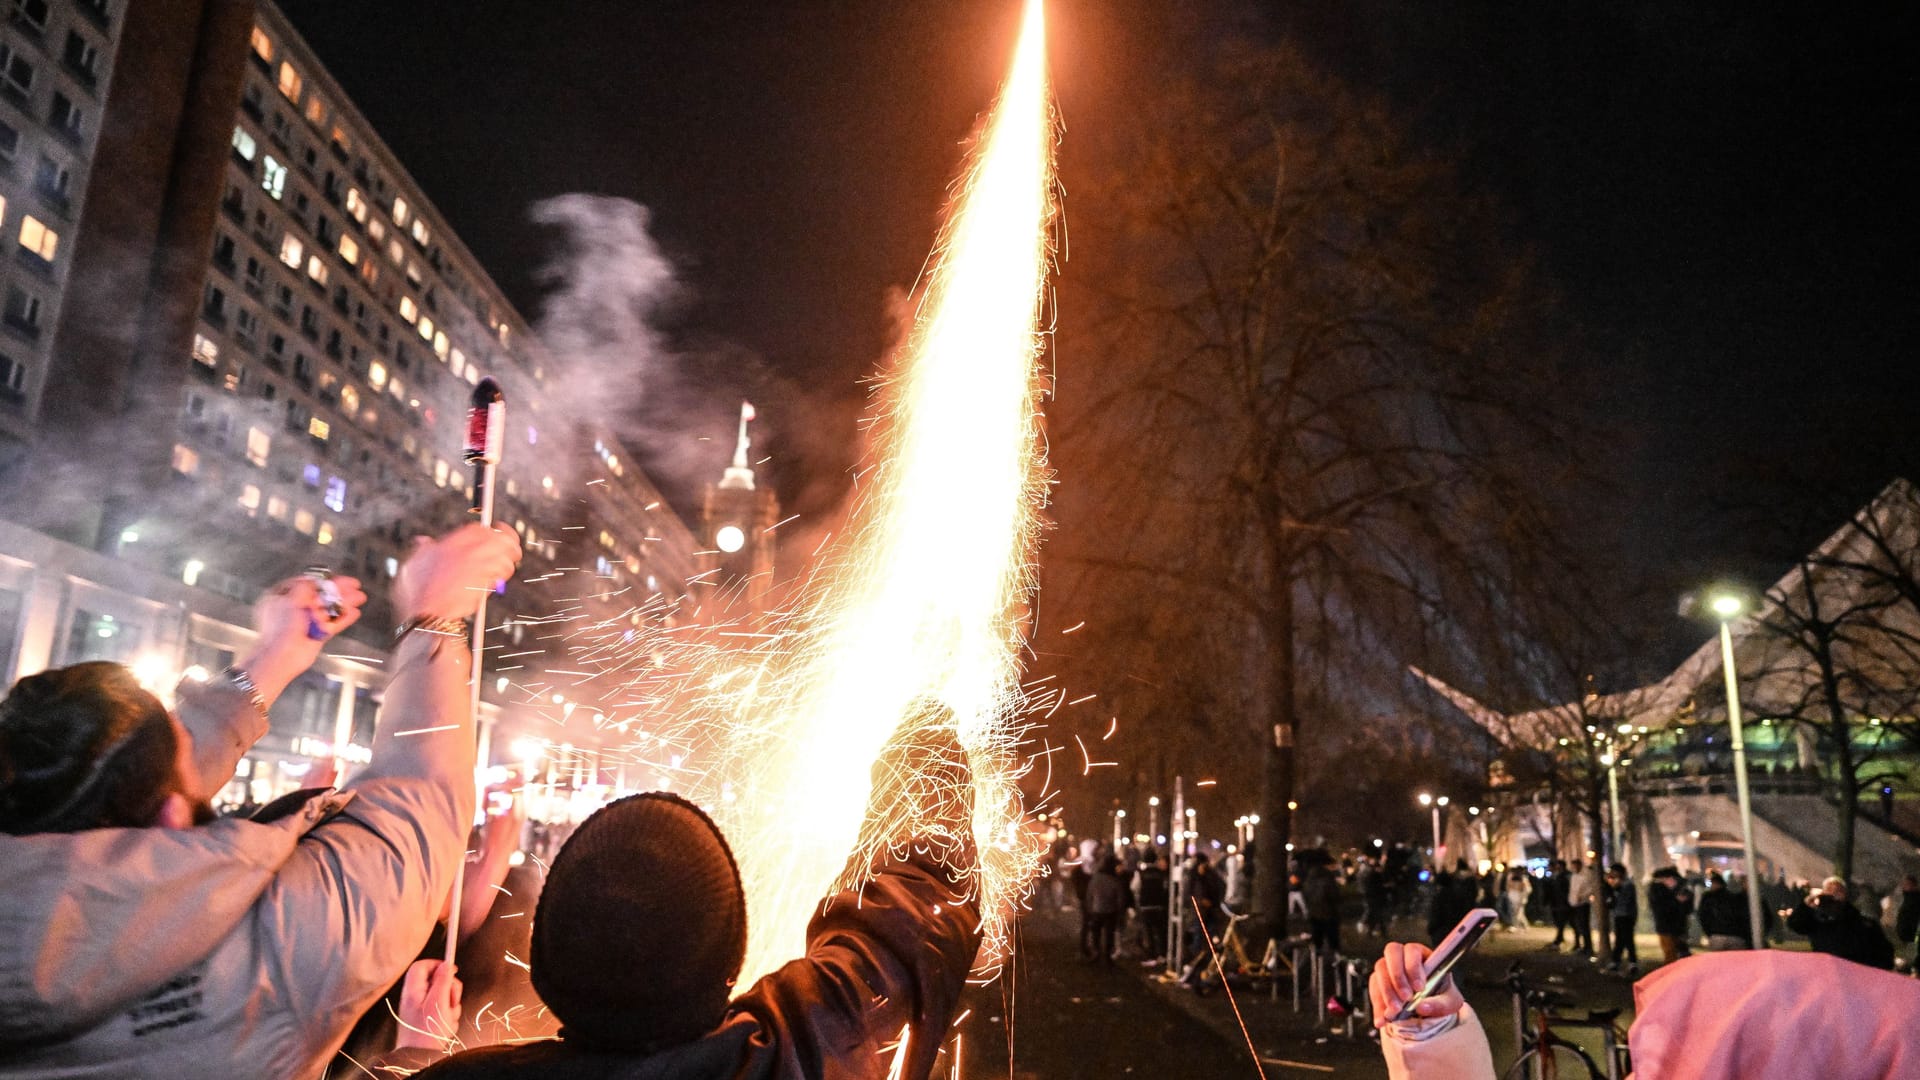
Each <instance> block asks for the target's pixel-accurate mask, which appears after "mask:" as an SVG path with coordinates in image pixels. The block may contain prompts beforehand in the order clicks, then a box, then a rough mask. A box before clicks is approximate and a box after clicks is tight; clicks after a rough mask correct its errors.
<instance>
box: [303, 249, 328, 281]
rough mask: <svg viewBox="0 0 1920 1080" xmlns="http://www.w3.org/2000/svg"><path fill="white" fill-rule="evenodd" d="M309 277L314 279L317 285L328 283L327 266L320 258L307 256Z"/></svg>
mask: <svg viewBox="0 0 1920 1080" xmlns="http://www.w3.org/2000/svg"><path fill="white" fill-rule="evenodd" d="M307 276H308V277H310V278H312V279H313V280H314V283H315V284H318V285H325V284H326V283H327V264H326V263H324V262H321V261H320V256H318V255H309V256H307Z"/></svg>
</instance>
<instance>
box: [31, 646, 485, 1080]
mask: <svg viewBox="0 0 1920 1080" xmlns="http://www.w3.org/2000/svg"><path fill="white" fill-rule="evenodd" d="M468 663H469V661H468V659H467V656H466V653H465V650H464V649H463V648H461V647H460V646H459V645H458V644H457V643H450V640H449V639H446V638H438V637H432V636H430V635H420V634H416V635H413V636H412V637H410V638H408V639H407V640H406V641H403V642H402V643H401V644H400V646H399V647H398V648H397V649H396V650H395V651H394V654H393V656H392V657H391V659H390V660H389V665H390V667H391V669H392V672H393V676H392V681H391V682H390V683H389V684H388V687H387V693H386V701H385V704H384V705H383V706H382V709H381V717H380V721H381V722H380V726H379V733H378V735H377V736H376V737H375V740H374V748H373V763H372V764H371V765H369V766H368V767H367V768H366V769H365V770H364V771H363V772H362V773H361V774H360V775H359V776H357V777H355V778H354V779H353V781H352V782H351V783H350V784H348V785H347V788H346V790H344V791H340V792H325V793H321V794H319V795H317V796H316V797H315V798H314V799H313V800H311V801H310V802H308V803H307V804H306V805H305V806H303V807H301V808H300V809H298V810H297V811H296V812H294V813H292V814H290V815H288V816H287V817H285V818H283V819H281V820H279V821H275V822H271V823H264V824H263V823H260V822H255V821H246V820H237V819H235V820H224V821H218V822H215V823H213V824H211V825H208V826H205V827H202V828H195V829H182V830H173V829H158V828H155V829H96V830H91V831H88V832H80V833H66V834H47V835H39V836H0V1077H11V1076H46V1075H49V1074H55V1073H57V1074H58V1075H60V1076H65V1077H107V1076H113V1077H125V1076H152V1077H177V1076H195V1077H225V1076H232V1077H248V1078H258V1077H299V1078H306V1077H313V1076H318V1075H319V1073H320V1070H321V1068H322V1067H323V1066H324V1065H325V1063H326V1061H327V1059H328V1057H329V1056H330V1055H331V1054H332V1053H333V1051H334V1049H335V1048H336V1047H337V1046H338V1045H339V1044H340V1041H341V1039H343V1038H344V1037H345V1036H346V1033H347V1030H348V1029H349V1028H350V1027H351V1026H352V1024H353V1021H354V1019H355V1018H356V1017H358V1016H359V1015H360V1013H361V1012H362V1011H363V1010H365V1009H366V1007H367V1006H368V1004H369V1003H371V1002H372V1001H373V1000H374V999H375V998H377V997H378V996H379V995H380V994H381V993H382V992H383V991H384V990H386V988H387V987H389V986H391V985H393V982H394V980H395V979H396V978H398V977H399V976H400V974H401V973H402V971H403V970H404V969H405V968H406V965H407V963H408V962H409V961H411V960H412V959H413V958H414V956H415V955H416V954H417V953H418V952H419V949H420V946H421V944H422V943H423V942H424V941H425V940H426V937H427V934H428V932H429V930H430V929H431V927H432V926H433V923H434V920H435V917H436V916H437V914H438V912H439V909H440V907H441V903H442V902H443V901H444V900H445V898H446V895H447V892H448V890H449V889H450V888H451V887H452V881H453V874H454V873H455V872H456V870H457V868H458V866H459V865H460V862H461V853H462V848H463V846H464V843H465V839H466V830H467V826H468V823H469V822H471V821H472V819H473V813H474V787H473V764H474V762H473V750H474V747H473V727H472V721H471V717H470V716H469V709H468V704H467V700H468V699H467V677H466V675H467V668H468ZM209 693H212V692H211V691H210V692H209ZM219 693H221V694H227V695H229V696H228V697H225V698H222V697H219V696H211V697H207V696H201V697H195V696H191V695H189V697H188V698H187V699H185V700H183V702H182V708H181V720H182V723H183V724H185V725H186V726H187V727H188V729H189V730H190V731H192V732H193V735H194V742H195V755H194V756H195V763H196V768H198V769H199V771H200V773H201V781H200V786H201V787H202V788H203V789H206V790H203V791H202V792H201V794H206V793H208V792H209V791H211V790H217V789H218V787H219V785H220V784H222V783H224V782H225V781H226V779H227V778H228V777H230V776H232V775H233V768H234V765H235V763H236V762H237V761H238V759H239V756H240V754H241V753H242V752H244V751H245V749H246V748H247V747H248V746H250V745H251V744H252V741H253V740H254V739H255V738H257V737H258V736H259V734H260V733H261V732H262V731H264V727H265V723H264V720H263V719H262V718H261V717H259V716H258V714H257V712H256V711H255V710H253V709H252V708H251V707H250V706H246V705H245V701H244V698H241V699H238V700H237V701H236V700H234V699H233V698H232V697H231V696H230V695H231V691H220V692H219ZM442 726H446V727H447V730H444V731H428V732H425V733H422V734H416V735H410V736H405V737H396V735H397V732H399V731H407V730H409V729H421V728H438V727H442ZM209 785H211V787H209Z"/></svg>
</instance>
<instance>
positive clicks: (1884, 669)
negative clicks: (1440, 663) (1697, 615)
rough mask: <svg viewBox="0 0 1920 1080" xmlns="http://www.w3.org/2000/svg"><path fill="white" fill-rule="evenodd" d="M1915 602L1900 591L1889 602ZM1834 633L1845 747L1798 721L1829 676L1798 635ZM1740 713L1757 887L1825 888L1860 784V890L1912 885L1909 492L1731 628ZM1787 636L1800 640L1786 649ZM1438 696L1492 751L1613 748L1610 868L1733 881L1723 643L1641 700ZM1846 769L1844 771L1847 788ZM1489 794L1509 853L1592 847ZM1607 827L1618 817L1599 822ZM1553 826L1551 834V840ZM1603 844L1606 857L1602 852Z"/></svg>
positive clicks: (1508, 787) (1914, 706)
mask: <svg viewBox="0 0 1920 1080" xmlns="http://www.w3.org/2000/svg"><path fill="white" fill-rule="evenodd" d="M1902 590H1911V592H1910V594H1909V595H1904V596H1903V595H1900V593H1901V591H1902ZM1809 622H1829V623H1831V624H1832V626H1831V627H1830V631H1831V637H1832V640H1833V642H1834V647H1833V649H1832V652H1831V660H1832V662H1833V663H1832V668H1833V673H1834V675H1835V677H1836V680H1837V684H1836V685H1838V686H1839V689H1838V691H1837V692H1838V693H1839V694H1840V695H1841V697H1842V699H1843V700H1842V705H1843V708H1842V712H1843V713H1844V714H1845V742H1846V756H1847V757H1848V758H1849V759H1851V760H1852V761H1854V762H1855V763H1857V764H1856V767H1855V768H1853V769H1851V770H1849V769H1848V768H1846V766H1845V765H1844V764H1843V762H1842V760H1841V753H1840V750H1841V747H1840V745H1839V742H1838V740H1836V739H1832V738H1828V737H1826V733H1824V732H1819V731H1816V729H1815V728H1813V727H1811V726H1810V725H1808V724H1806V723H1803V722H1801V721H1800V720H1797V719H1796V717H1798V718H1803V719H1804V718H1808V717H1812V718H1814V719H1821V718H1823V717H1824V716H1825V715H1830V714H1827V713H1826V712H1825V710H1826V709H1827V707H1828V706H1827V702H1826V701H1825V700H1824V699H1823V693H1824V691H1823V679H1824V674H1823V671H1822V669H1821V664H1820V663H1818V662H1816V653H1815V652H1814V651H1812V650H1811V649H1809V648H1808V646H1807V645H1806V644H1805V643H1804V641H1805V638H1806V637H1807V635H1808V630H1807V629H1806V628H1805V626H1804V625H1803V624H1806V623H1809ZM1728 629H1729V632H1730V640H1731V642H1732V649H1733V655H1734V668H1735V673H1736V675H1737V677H1738V679H1739V685H1740V699H1741V704H1742V711H1743V714H1744V723H1743V725H1742V726H1743V729H1744V734H1745V739H1744V741H1745V749H1746V756H1747V762H1748V772H1749V776H1750V779H1751V786H1752V790H1753V809H1754V814H1753V816H1754V846H1755V857H1756V861H1757V862H1758V864H1759V870H1760V873H1761V874H1762V875H1763V876H1766V877H1769V878H1771V877H1776V876H1780V875H1785V876H1786V877H1788V878H1790V879H1794V880H1811V881H1818V880H1819V879H1820V878H1822V877H1824V876H1825V875H1826V874H1827V873H1829V872H1830V871H1831V868H1832V865H1833V858H1834V853H1835V850H1836V841H1837V836H1838V832H1839V821H1840V818H1839V814H1838V811H1837V809H1836V807H1837V804H1838V802H1839V794H1840V792H1841V790H1842V785H1845V784H1848V783H1852V782H1859V783H1861V784H1862V785H1863V791H1862V796H1863V797H1862V799H1861V804H1860V813H1859V815H1858V816H1857V817H1856V819H1855V830H1854V837H1855V839H1854V845H1855V847H1854V850H1855V855H1854V873H1855V877H1856V879H1858V880H1859V881H1861V882H1864V883H1866V884H1868V885H1870V886H1874V887H1877V888H1879V889H1881V890H1887V889H1891V888H1892V887H1893V886H1894V885H1895V884H1896V883H1897V882H1898V881H1899V878H1900V875H1901V874H1904V873H1908V872H1914V871H1920V849H1916V844H1917V843H1920V814H1916V812H1915V810H1914V807H1915V806H1916V805H1920V802H1917V801H1916V800H1915V798H1914V796H1915V794H1916V788H1915V784H1916V781H1920V715H1917V714H1920V491H1916V490H1915V488H1914V487H1913V486H1912V485H1911V484H1909V483H1908V482H1907V481H1905V480H1896V481H1894V482H1893V483H1892V484H1890V485H1888V487H1887V488H1886V489H1885V490H1883V491H1882V492H1881V493H1880V494H1879V495H1878V496H1877V497H1876V498H1875V499H1874V501H1873V502H1872V503H1870V504H1869V505H1867V506H1866V507H1864V508H1862V509H1861V510H1860V511H1859V512H1858V513H1857V514H1855V515H1854V518H1853V520H1851V521H1849V522H1848V523H1847V524H1846V525H1843V526H1842V527H1841V528H1840V529H1838V530H1837V531H1836V532H1834V533H1833V535H1831V536H1830V537H1829V538H1828V539H1827V540H1826V541H1825V542H1824V543H1822V544H1821V545H1820V547H1819V548H1817V549H1816V550H1815V551H1813V552H1811V553H1809V554H1808V555H1807V556H1806V557H1805V558H1803V559H1802V560H1801V561H1800V563H1799V564H1798V565H1796V566H1795V567H1794V568H1793V569H1792V570H1790V571H1788V572H1787V573H1786V574H1785V575H1784V576H1782V577H1781V578H1780V579H1779V580H1778V581H1777V582H1775V583H1774V584H1773V585H1772V587H1770V588H1768V589H1767V590H1765V591H1764V593H1763V594H1762V595H1761V596H1760V597H1758V599H1757V603H1756V604H1755V610H1753V611H1751V612H1750V613H1748V614H1746V615H1743V616H1741V617H1739V618H1736V619H1734V620H1733V621H1732V622H1730V623H1729V627H1728ZM1790 633H1791V635H1792V637H1798V638H1800V639H1802V640H1801V643H1795V642H1794V641H1792V640H1791V639H1790V637H1789V634H1790ZM1420 674H1421V675H1422V676H1423V677H1424V678H1425V679H1426V681H1427V682H1428V683H1429V685H1431V686H1432V687H1433V688H1434V689H1435V690H1437V691H1438V692H1439V693H1440V694H1441V695H1442V696H1443V697H1445V698H1446V699H1448V700H1449V701H1451V702H1452V703H1453V704H1454V705H1455V706H1456V707H1457V708H1459V709H1460V710H1461V711H1462V712H1463V713H1465V714H1466V715H1467V716H1469V717H1471V718H1472V719H1474V720H1476V721H1478V722H1479V723H1480V724H1481V725H1482V726H1484V727H1485V728H1486V729H1487V730H1488V731H1490V732H1492V733H1494V735H1495V736H1496V737H1498V738H1502V739H1505V740H1507V741H1509V742H1510V743H1515V744H1518V745H1519V746H1521V747H1526V748H1531V749H1533V750H1534V751H1535V752H1537V753H1541V754H1547V755H1552V754H1556V753H1565V752H1567V751H1565V750H1562V749H1560V748H1561V747H1565V746H1567V744H1568V743H1569V742H1571V741H1575V740H1590V741H1593V742H1594V743H1595V744H1596V745H1599V746H1602V747H1603V748H1605V749H1606V750H1607V751H1608V752H1609V757H1607V758H1602V759H1601V760H1602V762H1603V763H1608V762H1610V763H1611V765H1612V769H1613V771H1614V776H1613V780H1614V781H1615V782H1617V785H1618V788H1619V791H1620V800H1621V814H1620V816H1621V820H1620V821H1619V822H1617V823H1615V822H1611V821H1609V822H1608V823H1607V825H1606V834H1607V835H1609V836H1614V835H1617V836H1618V837H1619V838H1620V844H1619V846H1620V847H1621V848H1622V850H1621V851H1618V852H1611V851H1610V852H1607V855H1608V857H1610V858H1620V859H1622V860H1623V861H1625V862H1627V864H1628V865H1629V866H1630V867H1631V868H1632V869H1633V870H1634V871H1635V872H1636V873H1637V874H1644V873H1645V872H1646V871H1647V870H1649V869H1651V868H1652V867H1654V866H1657V865H1661V864H1663V863H1674V864H1678V865H1680V866H1682V867H1683V868H1691V869H1695V870H1705V869H1708V868H1719V869H1723V870H1739V869H1741V867H1742V864H1743V862H1744V858H1743V855H1742V849H1741V837H1740V819H1739V814H1738V809H1737V807H1736V804H1735V793H1734V780H1733V755H1732V745H1731V744H1732V740H1731V738H1730V725H1729V720H1728V712H1727V702H1726V693H1725V689H1724V687H1725V682H1724V680H1725V670H1724V666H1723V661H1722V653H1721V644H1720V640H1719V638H1718V637H1717V636H1715V637H1714V638H1711V639H1709V640H1708V641H1706V642H1704V643H1702V645H1701V646H1700V647H1699V648H1698V649H1697V650H1695V652H1694V653H1693V655H1691V656H1689V657H1688V658H1687V660H1686V661H1685V662H1684V663H1682V664H1681V665H1680V666H1679V667H1678V668H1677V669H1675V670H1674V672H1673V673H1672V674H1671V675H1668V676H1667V677H1666V678H1664V679H1661V680H1660V681H1658V682H1655V683H1652V684H1649V685H1647V686H1641V687H1635V688H1633V689H1630V690H1626V691H1622V692H1618V693H1610V694H1600V693H1595V694H1592V695H1589V696H1588V697H1587V698H1585V699H1584V700H1582V701H1578V702H1568V703H1564V704H1560V705H1554V706H1549V707H1547V708H1543V709H1535V710H1530V711H1526V712H1518V713H1512V714H1506V713H1502V712H1500V711H1498V710H1496V709H1493V708H1490V707H1488V706H1487V705H1485V704H1482V703H1481V702H1479V701H1477V700H1476V699H1474V698H1473V697H1472V696H1470V695H1468V694H1466V693H1464V692H1462V691H1460V690H1458V689H1455V688H1454V687H1452V686H1449V685H1447V684H1446V683H1444V682H1442V681H1441V680H1439V679H1436V678H1434V677H1432V676H1430V675H1425V673H1420ZM1849 772H1851V774H1852V775H1849ZM1492 779H1493V784H1492V786H1493V787H1494V788H1495V789H1496V791H1497V792H1498V794H1499V796H1500V797H1501V798H1503V799H1504V800H1505V805H1504V812H1505V813H1506V814H1507V815H1508V816H1510V817H1512V818H1513V819H1514V820H1513V821H1511V822H1509V824H1510V825H1517V829H1514V830H1513V831H1512V833H1511V840H1510V842H1509V845H1508V846H1505V847H1503V848H1502V851H1501V854H1502V855H1504V856H1506V857H1513V856H1517V855H1519V854H1520V853H1521V851H1522V850H1525V851H1527V852H1528V853H1531V854H1534V855H1544V854H1546V853H1547V852H1548V851H1549V849H1557V851H1558V853H1559V854H1563V855H1571V856H1581V855H1584V854H1585V851H1586V848H1587V842H1588V834H1587V832H1586V830H1585V828H1584V827H1583V826H1582V825H1581V816H1580V814H1579V813H1578V811H1577V810H1575V809H1574V808H1573V806H1572V805H1571V804H1570V803H1568V804H1564V805H1555V801H1554V799H1553V798H1552V793H1550V792H1547V791H1544V790H1538V791H1536V790H1529V789H1527V787H1526V786H1525V785H1524V784H1520V783H1517V782H1516V781H1515V779H1514V777H1513V776H1511V775H1509V774H1507V773H1506V771H1505V770H1504V769H1496V775H1495V776H1494V777H1493V778H1492ZM1606 816H1607V817H1609V818H1610V817H1611V813H1610V812H1609V813H1608V814H1607V815H1606ZM1556 826H1557V827H1556ZM1609 846H1611V845H1609Z"/></svg>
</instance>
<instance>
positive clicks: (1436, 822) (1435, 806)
mask: <svg viewBox="0 0 1920 1080" xmlns="http://www.w3.org/2000/svg"><path fill="white" fill-rule="evenodd" d="M1419 798H1420V805H1421V806H1426V807H1431V808H1432V810H1433V869H1434V872H1435V873H1436V874H1437V873H1439V872H1440V866H1441V863H1442V861H1443V860H1444V859H1445V858H1446V854H1447V846H1446V845H1445V844H1443V843H1441V842H1440V808H1441V807H1443V806H1445V805H1447V797H1446V796H1445V795H1442V796H1440V797H1439V798H1437V799H1436V798H1434V797H1433V795H1432V794H1431V793H1429V792H1425V791H1423V792H1421V793H1420V796H1419Z"/></svg>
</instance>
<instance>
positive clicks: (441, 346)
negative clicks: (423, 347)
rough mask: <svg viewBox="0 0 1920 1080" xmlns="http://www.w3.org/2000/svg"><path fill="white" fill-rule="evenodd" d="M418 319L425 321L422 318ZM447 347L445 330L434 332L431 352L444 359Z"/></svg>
mask: <svg viewBox="0 0 1920 1080" xmlns="http://www.w3.org/2000/svg"><path fill="white" fill-rule="evenodd" d="M420 321H421V322H426V320H425V319H422V320H420ZM447 348H448V342H447V335H446V332H445V331H440V332H438V333H435V334H434V335H433V354H434V355H435V356H438V357H439V358H440V359H442V360H445V359H446V358H447Z"/></svg>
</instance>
